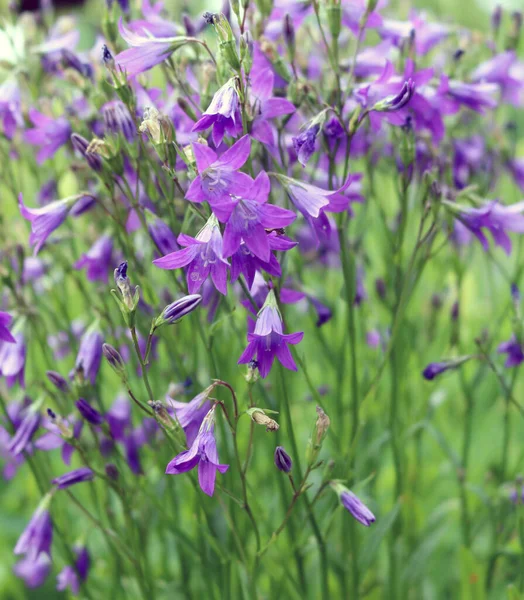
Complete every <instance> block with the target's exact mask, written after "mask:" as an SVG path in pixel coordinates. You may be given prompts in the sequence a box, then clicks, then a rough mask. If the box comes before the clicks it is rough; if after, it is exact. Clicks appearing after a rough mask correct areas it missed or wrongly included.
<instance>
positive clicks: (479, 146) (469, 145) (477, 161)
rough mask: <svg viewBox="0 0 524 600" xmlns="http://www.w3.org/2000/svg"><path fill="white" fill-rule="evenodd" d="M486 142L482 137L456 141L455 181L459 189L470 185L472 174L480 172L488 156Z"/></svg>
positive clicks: (476, 136)
mask: <svg viewBox="0 0 524 600" xmlns="http://www.w3.org/2000/svg"><path fill="white" fill-rule="evenodd" d="M485 146H486V144H485V140H484V138H483V137H482V136H480V135H473V136H471V137H469V138H463V139H456V140H455V141H454V148H455V155H454V157H453V180H454V182H455V186H456V187H457V188H458V189H462V188H464V187H466V186H467V185H468V184H469V180H470V177H471V175H472V174H474V173H475V172H478V170H479V169H480V168H481V165H482V164H483V161H484V159H485V156H486V147H485Z"/></svg>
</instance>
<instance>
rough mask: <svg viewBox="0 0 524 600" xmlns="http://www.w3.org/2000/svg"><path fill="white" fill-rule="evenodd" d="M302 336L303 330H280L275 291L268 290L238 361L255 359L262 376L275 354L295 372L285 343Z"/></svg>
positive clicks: (294, 341) (294, 342)
mask: <svg viewBox="0 0 524 600" xmlns="http://www.w3.org/2000/svg"><path fill="white" fill-rule="evenodd" d="M303 337H304V334H303V333H302V332H300V333H290V334H284V333H283V331H282V317H281V316H280V312H279V310H278V306H277V301H276V298H275V293H274V291H273V290H270V291H269V294H268V295H267V298H266V301H265V303H264V306H263V307H262V308H261V310H260V312H259V313H258V316H257V321H256V324H255V330H254V332H253V333H248V334H247V340H248V345H247V347H246V349H245V350H244V352H243V353H242V355H241V356H240V358H239V359H238V364H247V363H249V362H250V361H251V360H253V359H256V361H257V363H258V370H259V371H260V375H261V377H263V378H265V377H267V375H268V374H269V371H270V370H271V367H272V365H273V361H274V360H275V357H276V358H278V360H279V361H280V363H281V364H282V365H283V366H284V367H285V368H286V369H290V370H291V371H296V370H297V366H296V364H295V361H294V359H293V357H292V356H291V352H290V351H289V348H288V344H298V343H299V342H300V341H302V338H303Z"/></svg>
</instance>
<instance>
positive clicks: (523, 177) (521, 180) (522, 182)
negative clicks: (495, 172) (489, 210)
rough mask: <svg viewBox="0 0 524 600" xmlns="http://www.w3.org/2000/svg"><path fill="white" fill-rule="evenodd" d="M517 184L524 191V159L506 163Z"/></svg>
mask: <svg viewBox="0 0 524 600" xmlns="http://www.w3.org/2000/svg"><path fill="white" fill-rule="evenodd" d="M506 167H507V168H508V170H509V172H510V173H511V175H512V176H513V179H514V181H515V183H516V184H517V185H518V186H519V188H520V189H521V190H522V191H524V158H514V159H511V160H509V161H508V162H507V163H506Z"/></svg>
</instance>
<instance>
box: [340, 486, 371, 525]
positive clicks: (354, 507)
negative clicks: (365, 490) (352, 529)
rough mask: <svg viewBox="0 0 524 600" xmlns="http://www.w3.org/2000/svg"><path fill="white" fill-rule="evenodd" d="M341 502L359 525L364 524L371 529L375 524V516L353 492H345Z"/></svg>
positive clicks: (341, 495)
mask: <svg viewBox="0 0 524 600" xmlns="http://www.w3.org/2000/svg"><path fill="white" fill-rule="evenodd" d="M340 502H341V503H342V506H343V507H344V508H345V509H346V510H348V511H349V512H350V513H351V514H352V515H353V516H354V517H355V519H356V520H357V521H358V522H359V523H362V525H365V526H366V527H369V526H370V525H371V524H372V523H374V522H375V520H376V519H375V515H374V514H373V513H372V512H371V511H370V510H369V508H368V507H367V506H366V505H365V504H364V503H363V502H362V501H361V500H360V499H359V498H358V497H357V496H355V494H353V492H350V491H349V490H344V491H343V492H342V493H341V494H340Z"/></svg>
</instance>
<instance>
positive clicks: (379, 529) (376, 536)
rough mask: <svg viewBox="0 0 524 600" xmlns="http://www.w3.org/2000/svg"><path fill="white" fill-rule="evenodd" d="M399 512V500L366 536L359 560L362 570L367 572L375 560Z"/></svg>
mask: <svg viewBox="0 0 524 600" xmlns="http://www.w3.org/2000/svg"><path fill="white" fill-rule="evenodd" d="M399 512H400V503H399V502H397V503H396V504H395V506H394V507H393V508H392V510H391V511H390V512H389V513H388V514H387V515H386V516H385V517H381V518H380V519H378V520H377V522H376V525H374V526H373V528H372V530H371V531H370V534H369V536H366V537H367V539H366V543H365V544H364V546H363V548H362V551H361V554H360V560H359V562H358V566H359V569H360V570H361V571H362V572H365V571H366V569H368V567H369V566H370V565H371V563H372V562H373V559H374V558H375V556H376V554H377V552H378V549H379V546H380V544H381V542H382V540H383V539H384V538H385V537H386V535H387V534H388V532H389V530H390V529H391V527H392V526H393V523H394V522H395V521H396V519H397V517H398V515H399Z"/></svg>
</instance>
